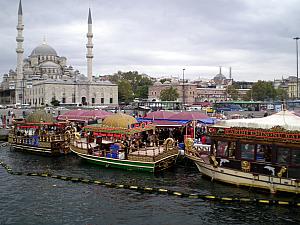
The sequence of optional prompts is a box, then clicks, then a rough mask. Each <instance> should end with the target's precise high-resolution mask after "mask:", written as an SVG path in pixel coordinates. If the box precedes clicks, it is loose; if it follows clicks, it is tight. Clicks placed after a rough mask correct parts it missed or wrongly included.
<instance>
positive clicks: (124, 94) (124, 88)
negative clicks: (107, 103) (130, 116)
mask: <svg viewBox="0 0 300 225" xmlns="http://www.w3.org/2000/svg"><path fill="white" fill-rule="evenodd" d="M118 95H119V101H120V102H124V103H126V104H128V103H129V102H131V101H132V100H133V92H132V88H131V85H130V83H129V81H127V80H119V82H118Z"/></svg>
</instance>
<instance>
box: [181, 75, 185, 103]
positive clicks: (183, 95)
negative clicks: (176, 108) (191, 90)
mask: <svg viewBox="0 0 300 225" xmlns="http://www.w3.org/2000/svg"><path fill="white" fill-rule="evenodd" d="M184 71H185V69H182V106H183V108H184V105H185V93H184Z"/></svg>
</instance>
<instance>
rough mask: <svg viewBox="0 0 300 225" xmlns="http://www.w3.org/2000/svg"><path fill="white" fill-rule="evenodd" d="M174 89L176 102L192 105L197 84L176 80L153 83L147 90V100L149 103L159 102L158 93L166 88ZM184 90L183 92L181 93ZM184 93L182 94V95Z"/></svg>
mask: <svg viewBox="0 0 300 225" xmlns="http://www.w3.org/2000/svg"><path fill="white" fill-rule="evenodd" d="M171 87H173V88H176V89H177V93H178V94H179V98H178V99H177V101H180V102H184V103H185V104H187V105H190V104H193V103H194V102H195V97H196V96H197V95H196V92H197V84H192V83H184V85H183V83H182V82H179V81H178V80H172V81H165V82H164V83H161V82H159V81H157V82H155V83H154V84H153V85H152V86H150V87H149V90H148V99H149V101H153V100H160V93H161V91H162V90H165V89H168V88H171ZM183 90H184V92H183ZM183 93H184V94H183Z"/></svg>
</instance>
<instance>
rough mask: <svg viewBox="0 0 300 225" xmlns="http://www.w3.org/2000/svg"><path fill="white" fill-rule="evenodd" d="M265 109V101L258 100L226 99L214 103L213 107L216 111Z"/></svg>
mask: <svg viewBox="0 0 300 225" xmlns="http://www.w3.org/2000/svg"><path fill="white" fill-rule="evenodd" d="M264 106H265V107H266V109H267V103H263V102H259V101H256V102H254V101H227V102H217V103H214V109H215V110H216V111H217V112H221V111H260V110H262V109H264Z"/></svg>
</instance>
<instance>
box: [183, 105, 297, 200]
mask: <svg viewBox="0 0 300 225" xmlns="http://www.w3.org/2000/svg"><path fill="white" fill-rule="evenodd" d="M208 135H209V136H210V138H211V144H210V145H205V144H194V142H193V140H192V139H187V140H186V141H185V145H186V150H185V155H186V156H187V157H188V158H189V159H191V160H193V161H194V162H195V164H196V165H197V167H198V169H199V171H200V172H201V174H202V175H204V176H207V177H210V178H211V180H216V181H221V182H225V183H229V184H234V185H238V186H247V187H251V188H259V189H264V190H268V191H270V192H271V193H277V192H288V193H296V194H298V193H300V185H299V184H300V117H299V116H297V115H296V114H295V113H293V112H290V111H285V110H284V111H281V112H279V113H276V114H273V115H271V116H268V117H264V118H253V119H235V120H227V121H220V123H217V124H216V125H213V126H210V127H209V128H208Z"/></svg>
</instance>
